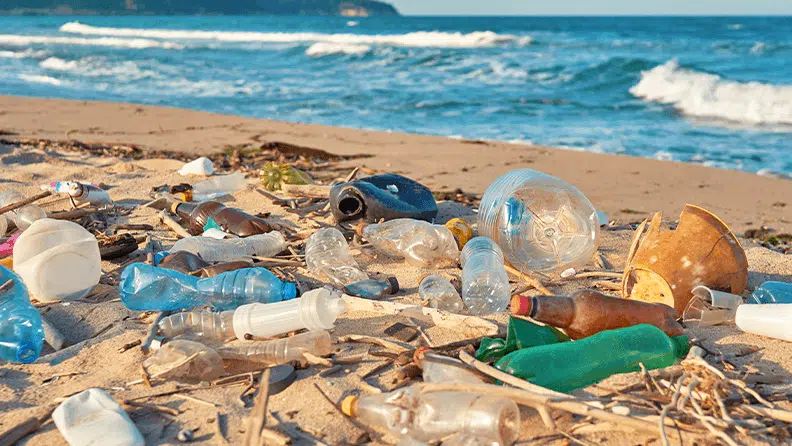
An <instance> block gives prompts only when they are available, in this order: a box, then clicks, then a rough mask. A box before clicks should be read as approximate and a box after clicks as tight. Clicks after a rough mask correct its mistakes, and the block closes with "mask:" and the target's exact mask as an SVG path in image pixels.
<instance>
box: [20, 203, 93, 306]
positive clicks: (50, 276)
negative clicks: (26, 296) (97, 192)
mask: <svg viewBox="0 0 792 446" xmlns="http://www.w3.org/2000/svg"><path fill="white" fill-rule="evenodd" d="M101 261H102V259H101V256H100V254H99V243H98V242H97V241H96V237H94V236H93V235H92V234H91V233H90V232H88V231H87V230H85V228H83V227H82V226H80V225H78V224H77V223H73V222H70V221H65V220H53V219H51V218H43V219H41V220H36V221H35V222H33V224H32V225H30V227H29V228H28V229H27V230H26V231H25V232H23V233H22V235H20V236H19V239H17V241H16V243H15V244H14V271H15V272H16V273H17V274H19V276H20V277H22V280H23V281H24V282H25V285H27V287H28V290H29V291H30V295H31V296H34V297H35V298H36V299H38V300H39V301H42V302H48V301H54V300H69V299H79V298H81V297H84V296H85V295H87V294H88V293H90V292H91V290H92V289H93V288H94V287H95V286H96V285H97V284H98V283H99V278H100V277H101V275H102V268H101Z"/></svg>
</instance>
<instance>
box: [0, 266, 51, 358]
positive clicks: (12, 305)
mask: <svg viewBox="0 0 792 446" xmlns="http://www.w3.org/2000/svg"><path fill="white" fill-rule="evenodd" d="M0 287H1V288H0V358H2V359H4V360H6V361H9V362H21V363H24V364H28V363H31V362H33V361H35V360H36V359H38V357H39V354H40V353H41V347H42V346H43V344H44V328H43V327H42V325H41V314H40V313H39V311H38V310H37V309H36V307H34V306H33V305H31V304H30V296H29V295H28V290H27V288H26V287H25V284H24V283H22V279H20V278H19V276H17V275H16V274H14V273H13V272H11V270H9V269H8V268H5V267H2V266H0Z"/></svg>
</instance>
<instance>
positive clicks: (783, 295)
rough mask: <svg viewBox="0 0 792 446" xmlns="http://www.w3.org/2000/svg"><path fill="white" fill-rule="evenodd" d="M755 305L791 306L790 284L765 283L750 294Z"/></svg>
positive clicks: (791, 292)
mask: <svg viewBox="0 0 792 446" xmlns="http://www.w3.org/2000/svg"><path fill="white" fill-rule="evenodd" d="M751 303H755V304H792V283H786V282H765V283H763V284H761V285H760V286H759V287H758V288H757V289H755V290H754V292H753V294H751Z"/></svg>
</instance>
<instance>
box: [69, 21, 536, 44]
mask: <svg viewBox="0 0 792 446" xmlns="http://www.w3.org/2000/svg"><path fill="white" fill-rule="evenodd" d="M60 31H62V32H66V33H72V34H83V35H94V36H117V37H142V38H150V39H181V40H217V41H222V42H262V43H283V42H327V43H336V44H355V45H366V44H378V45H393V46H404V47H425V48H481V47H488V46H494V45H499V44H509V43H512V44H517V45H528V44H530V43H531V38H530V37H528V36H517V35H512V34H497V33H494V32H492V31H476V32H471V33H467V34H463V33H459V32H456V33H448V32H440V31H417V32H411V33H407V34H382V35H379V34H373V35H369V34H325V33H312V32H305V33H280V32H276V33H263V32H254V31H195V30H181V29H150V28H149V29H146V28H140V29H138V28H109V27H98V26H90V25H85V24H82V23H80V22H68V23H65V24H63V25H62V26H61V27H60Z"/></svg>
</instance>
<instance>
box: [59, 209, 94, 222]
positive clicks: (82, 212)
mask: <svg viewBox="0 0 792 446" xmlns="http://www.w3.org/2000/svg"><path fill="white" fill-rule="evenodd" d="M97 212H99V209H96V208H88V209H73V210H71V211H64V212H47V218H53V219H55V220H76V219H78V218H82V217H87V216H89V215H93V214H95V213H97Z"/></svg>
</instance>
